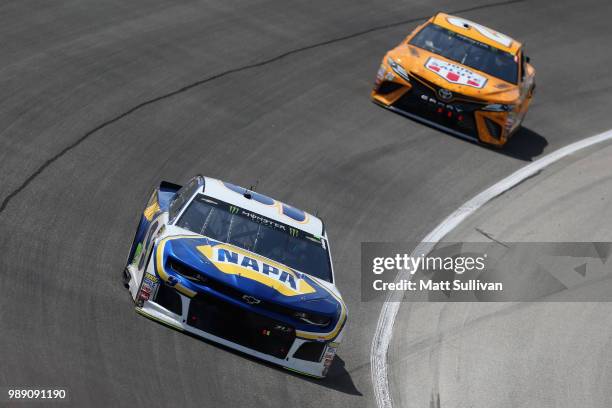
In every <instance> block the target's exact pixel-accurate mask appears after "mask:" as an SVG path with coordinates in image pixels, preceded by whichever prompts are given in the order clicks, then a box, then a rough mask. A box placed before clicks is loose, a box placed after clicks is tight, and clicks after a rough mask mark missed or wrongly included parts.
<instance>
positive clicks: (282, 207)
mask: <svg viewBox="0 0 612 408" xmlns="http://www.w3.org/2000/svg"><path fill="white" fill-rule="evenodd" d="M219 182H220V183H221V184H222V185H224V186H225V187H226V188H227V189H229V190H231V191H233V192H234V193H236V194H240V195H245V194H248V195H249V196H250V198H251V200H254V201H257V202H258V203H260V204H263V205H267V206H270V207H276V208H277V209H278V212H279V213H280V214H282V215H284V216H285V217H287V218H290V219H291V220H293V221H295V222H298V223H300V224H307V223H308V221H309V218H310V217H309V216H308V214H307V213H305V212H304V211H302V210H300V209H298V208H295V207H292V206H290V205H289V204H285V203H281V202H280V201H277V200H274V199H272V198H270V197H268V196H265V195H263V194H260V193H257V192H255V191H252V190H247V189H246V188H244V187H240V186H237V185H234V184H232V183H228V182H224V181H219Z"/></svg>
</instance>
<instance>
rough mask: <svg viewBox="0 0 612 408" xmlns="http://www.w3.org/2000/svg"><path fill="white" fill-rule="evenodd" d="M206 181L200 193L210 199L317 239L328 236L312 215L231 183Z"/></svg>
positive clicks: (207, 179) (212, 179) (320, 223)
mask: <svg viewBox="0 0 612 408" xmlns="http://www.w3.org/2000/svg"><path fill="white" fill-rule="evenodd" d="M204 181H205V182H204V186H203V190H202V191H200V192H203V193H204V194H205V195H207V196H209V197H212V198H216V199H218V200H221V201H224V202H226V203H228V204H232V205H235V206H237V207H241V208H244V209H245V210H247V211H252V212H254V213H256V214H259V215H263V216H264V217H267V218H270V219H272V220H274V221H278V222H281V223H283V224H286V225H288V226H290V227H293V228H297V229H299V230H301V231H304V232H307V233H309V234H312V235H315V236H317V237H320V236H326V234H325V230H324V227H323V222H322V221H321V220H320V219H319V218H317V217H315V216H314V215H312V214H309V213H307V212H305V211H303V210H300V209H298V208H295V207H293V206H291V205H288V204H285V203H283V202H280V201H278V200H275V199H273V198H270V197H268V196H266V195H263V194H261V193H258V192H251V191H250V190H247V189H245V188H244V187H240V186H237V185H235V184H232V183H229V182H225V181H221V180H218V179H215V178H211V177H205V178H204ZM245 192H248V193H250V194H247V195H250V196H251V198H247V197H245V194H244V193H245Z"/></svg>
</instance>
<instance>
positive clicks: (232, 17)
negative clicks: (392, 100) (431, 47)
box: [0, 0, 612, 407]
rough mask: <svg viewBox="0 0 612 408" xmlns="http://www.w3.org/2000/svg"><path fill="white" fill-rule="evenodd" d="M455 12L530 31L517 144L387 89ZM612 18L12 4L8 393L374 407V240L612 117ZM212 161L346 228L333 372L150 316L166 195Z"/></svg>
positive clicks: (101, 400)
mask: <svg viewBox="0 0 612 408" xmlns="http://www.w3.org/2000/svg"><path fill="white" fill-rule="evenodd" d="M438 10H443V11H447V12H450V13H459V14H461V15H462V16H465V17H467V18H470V19H473V20H475V21H478V22H481V23H483V24H485V25H489V26H491V27H494V28H496V29H499V30H500V31H501V32H504V33H507V34H509V35H512V36H514V37H516V38H517V39H519V40H522V41H523V42H525V43H526V47H527V53H528V55H530V56H531V60H532V62H533V64H534V66H535V67H536V69H537V70H538V74H537V78H536V81H537V84H538V88H537V91H536V97H535V101H534V103H533V105H532V108H531V111H530V112H529V114H528V116H527V119H526V122H525V127H524V129H523V130H522V131H521V133H519V134H518V135H517V136H515V138H514V139H513V140H512V142H511V144H510V145H509V146H508V147H507V148H506V149H505V150H504V151H497V150H492V149H488V148H484V147H481V146H478V145H474V144H471V143H468V142H465V141H463V140H460V139H457V138H454V137H452V136H449V135H446V134H444V133H441V132H439V131H436V130H432V129H430V128H428V127H426V126H423V125H420V124H417V123H415V122H413V121H411V120H408V119H406V118H404V117H402V116H399V115H396V114H393V113H391V112H389V111H385V110H383V109H381V108H380V107H378V106H376V105H374V104H373V103H371V102H370V100H369V92H370V88H371V86H372V84H373V80H374V75H375V73H376V70H377V68H378V64H379V62H380V58H381V57H382V55H383V54H384V52H385V50H387V49H389V48H391V47H392V46H394V45H395V44H396V43H398V42H399V41H400V40H401V39H402V38H403V37H404V36H405V35H406V34H407V33H409V32H410V31H411V30H412V29H413V28H414V27H415V26H416V24H417V23H419V22H421V21H422V20H423V19H425V18H427V17H429V16H431V15H432V14H433V13H434V12H436V11H438ZM611 16H612V3H610V2H607V1H604V0H600V1H582V2H575V1H570V0H560V1H555V2H552V1H550V2H549V1H544V0H541V1H501V2H498V3H495V2H485V1H463V0H455V1H420V0H418V1H405V2H385V3H382V2H374V1H369V2H368V1H358V0H357V1H356V0H334V1H319V0H316V1H308V2H286V1H279V0H267V1H259V0H250V1H242V2H239V1H234V0H206V1H189V0H165V1H164V0H133V1H130V2H126V1H120V0H110V1H103V2H100V1H90V0H64V1H54V2H50V1H45V0H6V1H4V2H2V3H1V4H0V38H1V41H0V62H1V63H0V203H1V204H0V232H1V234H0V278H1V283H0V333H1V334H0V387H6V386H28V385H29V386H54V387H64V388H67V389H68V392H69V395H70V403H71V404H72V405H75V406H142V405H145V404H146V405H147V406H150V407H156V406H184V405H186V406H199V407H218V406H225V407H234V406H243V407H250V406H261V407H267V406H270V407H281V406H313V407H320V406H327V407H329V406H334V407H336V406H337V407H347V406H351V407H363V406H373V405H374V399H373V392H372V385H371V379H370V365H369V362H370V356H369V352H370V343H371V339H372V335H373V332H374V327H375V325H376V321H377V318H378V314H379V311H380V303H362V302H360V297H361V293H360V276H359V274H360V272H359V262H360V258H359V256H360V255H359V248H360V242H362V241H418V240H420V238H422V237H423V236H424V235H425V234H426V233H427V232H428V231H429V230H430V229H431V228H432V227H433V226H435V225H436V224H437V223H438V222H439V221H440V220H441V219H443V218H444V217H445V216H446V215H448V214H449V213H451V212H452V211H453V210H454V209H455V208H456V207H457V206H458V205H460V204H462V203H463V202H465V201H466V200H467V199H469V198H471V197H472V196H474V195H475V194H477V193H478V192H480V191H481V190H483V189H484V188H486V187H487V186H489V185H491V184H493V183H494V182H496V181H497V180H499V179H501V178H503V177H504V176H506V175H507V174H509V173H510V172H512V171H513V170H516V169H518V168H519V167H521V166H523V165H525V164H526V163H527V162H529V161H530V160H532V159H535V158H537V157H539V156H541V155H542V154H543V153H546V152H550V151H552V150H555V149H557V148H559V147H562V146H564V145H566V144H568V143H570V142H573V141H576V140H579V139H582V138H584V137H587V136H590V135H593V134H596V133H599V132H601V131H604V130H607V129H610V128H612V116H611V115H610V111H611V110H612V98H610V92H611V91H612V76H611V75H609V69H610V68H609V67H610V66H612V53H611V52H610V48H609V44H610V43H611V42H612V26H611V25H610V17H611ZM197 173H201V174H204V175H210V176H213V177H218V178H222V179H226V180H228V181H232V182H234V183H238V184H242V185H251V184H253V183H255V181H256V180H259V187H258V189H259V190H260V191H261V192H264V193H266V194H268V195H270V196H272V197H275V198H278V199H280V200H282V201H285V202H288V203H290V204H293V205H295V206H297V207H301V208H304V209H306V210H308V211H311V212H315V211H318V213H319V215H320V216H321V217H322V218H323V219H324V220H325V221H326V225H327V229H328V231H329V235H330V240H331V243H332V247H333V256H334V264H335V268H336V273H337V282H338V285H339V288H340V290H341V292H342V294H343V296H344V298H345V300H346V301H347V305H348V307H349V309H350V323H349V332H348V336H347V337H346V338H345V341H344V343H343V344H342V347H341V348H340V350H339V355H338V358H337V360H336V362H335V364H334V366H333V367H332V370H331V372H330V375H329V377H328V378H327V379H326V380H324V381H315V380H310V379H307V378H304V377H302V376H299V375H293V374H291V373H289V372H287V371H285V370H283V369H278V368H275V367H271V366H268V365H266V364H263V363H261V362H258V361H255V360H251V359H248V358H245V357H244V356H242V355H239V354H236V353H234V352H231V351H228V350H225V349H223V348H220V347H218V346H215V345H212V344H209V343H206V342H203V341H200V340H197V339H194V338H191V337H189V336H185V335H183V334H180V333H178V332H175V331H173V330H170V329H168V328H166V327H163V326H161V325H159V324H156V323H154V322H152V321H150V320H147V319H145V318H143V317H141V316H139V315H137V314H136V313H135V312H134V310H133V306H132V303H131V300H130V298H129V296H128V294H127V292H126V291H125V290H124V288H123V287H122V285H121V281H120V273H121V271H122V268H123V266H124V264H125V259H126V256H127V252H128V250H129V245H130V244H131V240H132V238H133V233H134V228H135V227H136V222H137V219H138V214H139V212H140V211H142V208H143V205H144V202H145V200H146V198H147V194H148V192H149V191H150V188H151V187H152V186H153V185H154V184H156V183H158V182H159V181H160V180H162V179H165V180H170V181H176V182H184V181H186V180H187V179H188V178H189V177H191V176H192V175H194V174H197ZM518 402H519V403H517V406H519V405H520V401H518Z"/></svg>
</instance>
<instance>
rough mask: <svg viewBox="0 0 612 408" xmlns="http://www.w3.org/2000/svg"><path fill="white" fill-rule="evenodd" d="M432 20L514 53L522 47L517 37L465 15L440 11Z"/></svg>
mask: <svg viewBox="0 0 612 408" xmlns="http://www.w3.org/2000/svg"><path fill="white" fill-rule="evenodd" d="M430 21H431V22H432V23H434V24H437V25H439V26H441V27H444V28H446V29H448V30H451V31H454V32H456V33H459V34H461V35H464V36H466V37H468V38H471V39H473V40H476V41H479V42H481V43H484V44H487V45H490V46H491V47H494V48H497V49H500V50H502V51H505V52H509V53H510V54H513V55H516V54H517V53H518V51H519V50H520V49H521V43H520V42H518V41H516V40H515V39H513V38H511V37H509V36H507V35H505V34H502V33H500V32H498V31H495V30H493V29H491V28H488V27H485V26H483V25H482V24H478V23H475V22H473V21H470V20H468V19H465V18H463V17H459V16H453V15H450V14H446V13H438V14H436V15H435V16H434V17H432V19H431V20H430Z"/></svg>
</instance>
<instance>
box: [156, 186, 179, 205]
mask: <svg viewBox="0 0 612 408" xmlns="http://www.w3.org/2000/svg"><path fill="white" fill-rule="evenodd" d="M180 188H181V186H179V185H178V184H172V183H168V182H166V181H162V182H161V183H160V185H159V190H157V201H158V202H159V208H161V210H162V211H168V208H169V207H170V201H172V199H173V198H174V196H175V195H176V193H177V192H178V191H179V189H180Z"/></svg>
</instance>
